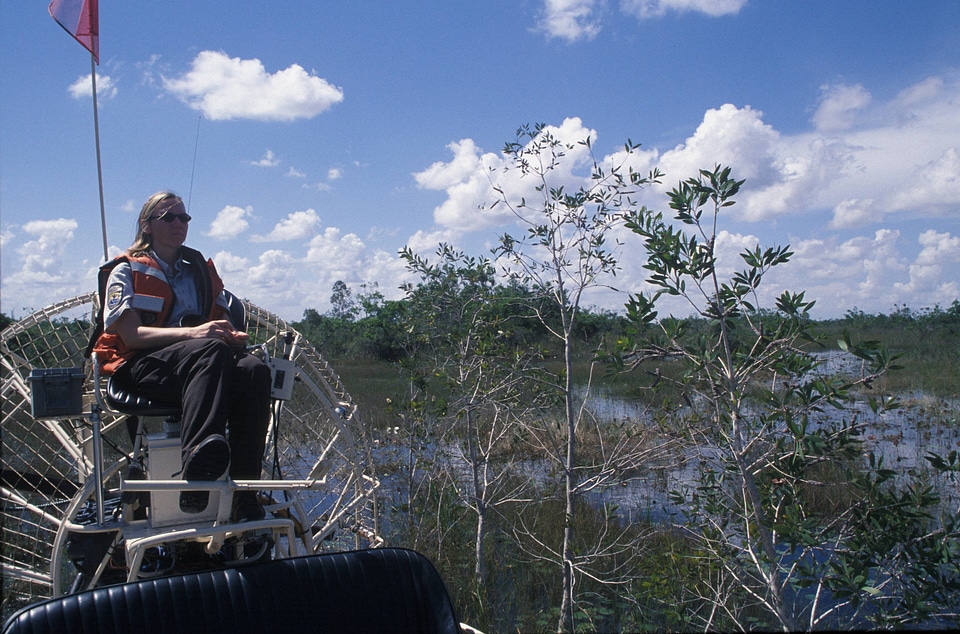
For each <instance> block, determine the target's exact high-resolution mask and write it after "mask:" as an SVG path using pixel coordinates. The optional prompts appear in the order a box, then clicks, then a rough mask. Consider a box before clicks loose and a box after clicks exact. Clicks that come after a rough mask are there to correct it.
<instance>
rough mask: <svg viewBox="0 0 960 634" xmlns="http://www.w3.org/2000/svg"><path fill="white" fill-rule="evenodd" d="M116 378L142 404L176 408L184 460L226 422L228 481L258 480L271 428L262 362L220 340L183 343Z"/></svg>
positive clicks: (136, 361) (131, 364) (126, 367)
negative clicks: (179, 414)
mask: <svg viewBox="0 0 960 634" xmlns="http://www.w3.org/2000/svg"><path fill="white" fill-rule="evenodd" d="M117 374H118V375H121V376H120V377H118V378H120V379H121V380H122V381H123V382H124V383H129V384H130V385H131V386H135V388H134V389H135V390H136V392H137V393H139V394H143V395H144V396H146V397H147V398H150V399H154V400H157V401H163V402H167V403H180V404H181V407H182V410H183V420H182V422H181V427H180V440H181V442H182V444H183V457H184V458H186V456H187V455H188V454H189V453H190V450H191V449H193V448H194V447H196V446H197V444H199V443H200V442H201V441H202V440H203V439H204V438H206V437H208V436H210V435H211V434H224V435H226V432H227V429H228V421H229V434H228V439H229V441H230V477H231V478H233V479H235V480H257V479H259V478H260V473H261V470H262V467H263V452H264V445H265V443H266V435H267V426H268V425H269V424H270V368H269V366H267V365H266V364H265V363H264V362H263V361H261V360H260V359H258V358H257V357H255V356H253V355H251V354H247V353H246V352H240V353H238V352H236V351H235V350H232V349H231V348H230V347H228V346H227V344H225V343H224V342H222V341H220V340H219V339H188V340H186V341H179V342H177V343H174V344H170V345H169V346H166V347H164V348H160V349H158V350H152V351H149V352H143V353H140V354H139V355H138V356H136V357H134V358H133V359H131V360H129V361H127V362H126V363H124V364H123V365H122V366H121V367H120V369H119V370H118V371H117ZM123 375H126V376H123Z"/></svg>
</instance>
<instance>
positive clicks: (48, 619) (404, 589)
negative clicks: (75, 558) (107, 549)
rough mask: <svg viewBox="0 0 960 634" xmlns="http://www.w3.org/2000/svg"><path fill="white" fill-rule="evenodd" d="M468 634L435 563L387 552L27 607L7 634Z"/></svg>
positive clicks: (281, 563)
mask: <svg viewBox="0 0 960 634" xmlns="http://www.w3.org/2000/svg"><path fill="white" fill-rule="evenodd" d="M285 630H287V631H290V632H297V633H299V632H350V633H362V632H371V633H372V632H377V633H383V632H416V633H418V634H419V633H430V632H451V633H453V632H460V628H459V624H458V620H457V617H456V613H455V611H454V608H453V604H452V602H451V600H450V596H449V594H448V593H447V590H446V588H445V587H444V585H443V581H442V580H441V579H440V575H439V574H438V573H437V571H436V569H435V568H434V567H433V565H432V564H431V563H430V562H429V561H428V560H427V559H426V558H425V557H423V556H422V555H420V554H418V553H416V552H414V551H411V550H406V549H400V548H381V549H373V550H361V551H353V552H345V553H330V554H323V555H311V556H307V557H295V558H291V559H278V560H276V561H271V562H267V563H264V564H256V565H250V566H246V567H240V568H227V569H224V570H215V571H208V572H201V573H195V574H188V575H178V576H173V577H163V578H159V579H149V580H145V581H138V582H135V583H126V584H121V585H116V586H109V587H105V588H97V589H95V590H88V591H86V592H81V593H78V594H74V595H68V596H64V597H61V598H58V599H50V600H47V601H43V602H41V603H38V604H35V605H33V606H29V607H27V608H25V609H23V610H21V611H20V612H17V613H16V614H14V615H13V616H12V617H11V618H10V620H8V621H7V623H6V624H5V625H4V628H3V633H2V634H95V633H96V634H126V633H129V634H141V633H142V634H174V633H182V632H203V633H205V634H216V633H221V632H222V633H223V634H228V633H229V634H247V633H249V634H265V633H268V632H283V631H285Z"/></svg>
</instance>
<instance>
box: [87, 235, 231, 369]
mask: <svg viewBox="0 0 960 634" xmlns="http://www.w3.org/2000/svg"><path fill="white" fill-rule="evenodd" d="M180 252H181V257H183V258H184V259H186V260H188V261H190V262H194V263H198V264H199V263H202V262H206V264H207V265H206V266H200V267H199V269H200V271H202V274H201V275H200V276H199V279H198V285H199V291H200V305H201V306H207V307H208V309H207V314H206V315H205V316H204V317H205V318H206V320H207V321H209V320H211V319H216V318H219V317H221V316H222V315H223V308H222V307H220V306H218V305H217V298H218V297H219V296H220V293H221V291H223V281H222V280H221V279H220V276H219V275H218V274H217V269H216V267H215V266H214V265H213V260H206V259H205V258H204V257H203V255H202V254H201V253H200V252H199V251H197V250H195V249H190V248H189V247H181V249H180ZM122 262H128V263H129V264H130V269H131V271H132V273H133V292H134V293H136V294H138V295H150V296H153V297H159V298H161V299H163V308H162V309H161V310H160V312H159V313H155V314H154V315H155V317H154V319H153V320H152V321H151V322H150V323H149V325H150V326H158V327H163V326H166V325H167V318H168V317H169V316H170V311H171V309H172V307H173V301H174V296H173V289H172V288H171V287H170V283H169V282H167V276H166V275H164V273H163V269H162V268H160V264H159V263H158V262H157V261H156V260H154V259H153V258H152V257H150V256H147V255H140V256H131V255H127V254H124V255H120V256H118V257H116V258H114V259H113V260H112V261H110V262H107V263H106V264H104V265H103V266H101V267H100V273H99V275H98V285H99V293H100V309H99V311H98V314H97V331H96V332H95V336H94V338H93V340H92V341H91V343H92V344H93V346H92V352H93V353H94V354H96V355H97V361H98V363H99V364H100V368H101V370H102V372H103V373H104V374H105V375H106V374H113V373H114V372H116V370H117V368H119V367H120V366H121V365H123V363H124V362H125V361H126V360H127V359H129V358H130V357H132V356H133V355H135V354H136V353H137V352H138V350H132V349H130V348H128V347H127V345H126V344H125V343H124V342H123V339H121V338H120V335H118V334H116V333H113V332H107V331H105V330H104V327H103V307H104V306H105V305H106V303H107V302H108V301H109V299H110V298H108V297H107V293H108V289H107V281H108V280H109V278H110V273H111V272H112V271H113V269H114V268H115V267H116V266H117V265H118V264H120V263H122ZM145 321H146V320H145ZM90 350H91V348H88V352H89V351H90Z"/></svg>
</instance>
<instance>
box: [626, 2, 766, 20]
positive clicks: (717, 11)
mask: <svg viewBox="0 0 960 634" xmlns="http://www.w3.org/2000/svg"><path fill="white" fill-rule="evenodd" d="M746 5H747V0H623V2H622V7H623V10H624V11H625V12H626V13H632V14H634V15H636V16H637V17H639V18H655V17H660V16H663V15H665V14H666V13H667V12H670V11H672V12H675V13H685V12H688V11H690V12H694V13H703V14H706V15H708V16H710V17H715V18H716V17H720V16H724V15H735V14H737V13H739V12H740V9H742V8H743V7H745V6H746Z"/></svg>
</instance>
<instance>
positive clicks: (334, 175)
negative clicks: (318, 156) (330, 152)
mask: <svg viewBox="0 0 960 634" xmlns="http://www.w3.org/2000/svg"><path fill="white" fill-rule="evenodd" d="M341 178H343V170H342V169H340V168H339V167H331V168H330V169H328V170H327V180H328V181H336V180H340V179H341Z"/></svg>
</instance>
